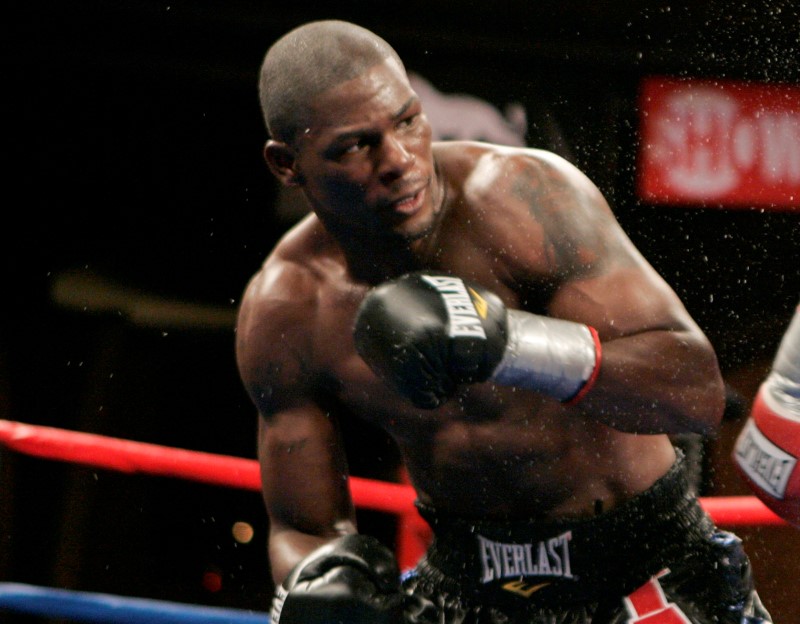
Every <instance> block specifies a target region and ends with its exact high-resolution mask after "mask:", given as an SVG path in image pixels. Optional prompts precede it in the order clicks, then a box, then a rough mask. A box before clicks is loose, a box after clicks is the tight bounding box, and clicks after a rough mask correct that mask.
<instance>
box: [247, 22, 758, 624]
mask: <svg viewBox="0 0 800 624" xmlns="http://www.w3.org/2000/svg"><path fill="white" fill-rule="evenodd" d="M260 98H261V105H262V109H263V113H264V118H265V121H266V126H267V129H268V132H269V137H270V138H269V140H268V141H267V143H266V146H265V149H264V156H265V159H266V161H267V164H268V166H269V168H270V169H271V171H272V172H273V173H274V174H275V176H277V178H278V179H279V180H280V182H282V183H283V184H286V185H289V186H297V187H299V188H300V189H301V190H302V191H303V193H305V195H306V197H307V199H308V201H309V203H310V205H311V206H312V208H313V213H312V214H310V215H309V216H307V217H306V218H304V219H303V220H302V221H301V222H300V223H298V224H297V225H296V226H295V227H293V228H292V229H291V230H290V231H289V232H288V233H287V234H286V235H285V236H284V238H283V239H282V240H281V241H280V243H279V244H278V245H277V247H276V248H275V249H274V251H273V252H272V253H271V254H270V256H269V257H268V258H267V260H266V261H265V263H264V265H263V267H262V268H261V270H260V271H259V272H258V273H257V274H256V275H255V276H254V277H253V278H252V280H251V282H250V283H249V285H248V286H247V289H246V292H245V294H244V296H243V299H242V302H241V310H240V316H239V321H238V329H237V361H238V365H239V370H240V374H241V377H242V380H243V383H244V385H245V387H246V388H247V390H248V392H249V394H250V396H251V397H252V400H253V402H254V403H255V405H256V406H257V408H258V412H259V415H260V418H259V437H258V453H259V459H260V463H261V470H262V475H263V479H262V481H263V495H264V500H265V504H266V509H267V511H268V514H269V520H270V538H269V556H270V563H271V571H272V575H273V578H274V580H275V583H276V586H277V589H276V594H275V597H274V600H273V605H272V620H273V624H294V623H300V622H302V623H303V624H314V623H319V624H321V623H323V622H326V623H327V622H342V623H347V624H362V623H366V622H371V623H373V622H381V623H383V622H386V623H388V622H443V623H448V624H450V623H452V624H455V623H464V624H468V623H478V622H520V623H521V622H526V623H527V622H556V621H557V622H567V623H583V622H594V623H595V624H596V623H598V622H614V623H621V622H639V621H642V622H644V621H645V619H647V618H655V617H661V618H662V619H658V620H657V619H647V621H648V622H650V623H654V622H662V621H663V622H682V621H684V622H685V621H691V622H703V623H706V622H726V623H727V622H730V623H733V622H736V623H737V624H739V623H741V622H753V623H754V622H762V621H769V619H768V617H769V616H768V615H767V613H766V611H764V609H763V607H762V606H761V604H760V601H759V599H758V596H757V594H756V591H755V589H754V587H753V583H752V579H751V575H750V568H749V562H748V559H747V557H746V555H745V554H744V552H743V550H742V547H741V543H740V541H739V540H738V539H737V538H736V537H735V536H734V535H732V534H730V533H726V532H722V531H719V530H717V529H716V528H715V527H714V526H713V524H712V523H711V521H710V520H709V518H708V517H707V516H706V515H705V514H704V513H703V512H702V510H701V509H700V507H699V506H698V504H697V502H696V500H695V499H694V498H693V497H692V496H691V494H690V492H689V491H688V489H689V488H688V485H687V482H686V479H685V477H684V474H683V468H682V464H681V458H680V453H676V450H675V448H674V447H673V445H672V444H671V443H670V441H669V434H671V433H678V432H700V433H709V432H713V431H714V430H715V427H717V426H718V423H719V421H720V418H721V415H722V412H723V406H724V393H723V383H722V379H721V376H720V372H719V369H718V364H717V361H716V357H715V354H714V352H713V350H712V348H711V346H710V344H709V342H708V340H707V339H706V337H705V336H704V335H703V333H702V332H701V330H700V329H699V328H698V326H697V325H696V324H695V322H694V321H693V320H692V318H690V316H689V314H688V313H687V311H686V310H685V308H684V306H683V305H682V303H681V302H680V301H679V299H678V298H677V296H676V295H675V293H674V292H673V291H672V290H671V289H670V288H669V286H668V285H667V284H666V283H665V282H664V281H663V280H662V279H661V277H659V276H658V275H657V274H656V272H655V271H654V270H653V269H652V268H651V267H650V266H649V265H648V263H647V262H646V261H645V260H644V259H643V258H642V256H641V255H640V253H639V252H638V251H637V250H636V249H635V248H634V246H633V245H632V243H631V242H630V240H629V239H628V238H627V237H626V235H625V234H624V233H623V231H622V230H621V228H620V227H619V225H618V223H617V222H616V220H615V218H614V216H613V214H612V212H611V210H610V209H609V207H608V205H607V203H606V202H605V200H604V199H603V197H602V196H601V194H600V192H599V191H598V189H597V188H596V187H595V186H594V185H593V184H592V183H591V182H590V181H589V180H588V179H587V178H586V177H585V176H584V175H582V174H581V173H580V172H579V171H578V170H576V168H575V167H573V166H572V165H570V164H569V163H568V162H566V161H565V160H563V159H561V158H559V157H557V156H555V155H553V154H551V153H547V152H543V151H540V150H535V149H525V148H510V147H500V146H495V145H490V144H484V143H471V142H449V143H433V144H432V143H431V139H430V127H429V125H428V122H427V120H426V118H425V114H424V112H423V111H422V109H421V106H420V102H419V100H418V98H417V97H416V95H415V93H414V92H413V90H412V89H411V87H410V85H409V82H408V79H407V76H406V72H405V70H404V68H403V64H402V62H401V61H400V59H399V58H398V57H397V54H396V53H395V52H394V50H393V49H392V48H391V47H390V46H389V45H388V44H387V43H386V42H385V41H383V40H382V39H380V38H379V37H377V36H376V35H374V34H373V33H371V32H369V31H366V30H364V29H362V28H360V27H358V26H356V25H353V24H348V23H343V22H338V21H323V22H312V23H309V24H306V25H305V26H302V27H300V28H298V29H295V30H293V31H291V32H289V33H287V34H286V35H285V36H284V37H282V38H281V39H280V40H278V41H277V42H276V43H275V44H274V45H273V46H272V47H271V48H270V50H269V51H268V52H267V55H266V56H265V59H264V63H263V65H262V70H261V79H260ZM459 334H461V335H459ZM362 355H363V356H364V357H363V358H362ZM365 358H366V359H365ZM344 418H356V419H361V420H363V421H366V422H370V423H374V424H376V425H378V426H380V427H382V428H383V429H385V430H386V431H387V432H388V434H389V435H391V436H392V438H393V439H394V440H395V441H396V442H397V444H398V447H399V449H400V451H401V453H402V458H403V461H404V463H405V466H406V467H407V469H408V473H409V475H410V478H411V481H412V483H413V486H414V488H415V490H416V493H417V496H418V506H419V509H420V512H421V513H422V514H423V516H424V517H425V518H426V519H427V520H428V522H429V523H430V524H431V526H432V528H433V531H434V542H433V544H432V545H431V547H430V549H429V550H428V552H427V553H426V555H425V556H424V557H423V559H422V560H421V561H420V562H419V564H418V565H417V566H416V568H415V569H413V570H410V571H407V572H406V573H404V574H403V576H402V584H401V577H400V574H399V571H398V569H397V563H396V561H395V560H394V557H393V555H392V553H391V552H390V551H389V550H388V549H387V548H386V547H385V546H384V545H383V544H381V543H380V542H378V540H376V539H374V538H372V537H370V536H367V535H363V534H359V533H358V532H357V528H356V525H355V514H354V510H353V505H352V501H351V499H350V496H349V492H348V482H347V474H348V472H347V465H346V459H345V453H344V447H343V444H342V440H341V437H340V423H341V421H342V419H344ZM681 618H683V619H681Z"/></svg>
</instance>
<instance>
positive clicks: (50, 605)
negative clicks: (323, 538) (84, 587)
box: [0, 583, 269, 624]
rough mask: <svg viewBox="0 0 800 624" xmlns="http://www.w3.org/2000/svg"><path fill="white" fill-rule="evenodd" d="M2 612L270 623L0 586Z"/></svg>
mask: <svg viewBox="0 0 800 624" xmlns="http://www.w3.org/2000/svg"><path fill="white" fill-rule="evenodd" d="M3 611H11V612H15V613H19V614H25V615H33V616H41V617H48V618H67V619H70V620H74V621H76V622H96V623H97V624H111V623H113V624H269V614H267V613H261V612H254V611H248V610H245V609H229V608H222V607H205V606H198V605H188V604H182V603H178V602H168V601H165V600H153V599H148V598H126V597H123V596H115V595H112V594H101V593H94V592H80V591H73V590H68V589H52V588H49V587H38V586H35V585H26V584H23V583H0V615H1V614H2V612H3Z"/></svg>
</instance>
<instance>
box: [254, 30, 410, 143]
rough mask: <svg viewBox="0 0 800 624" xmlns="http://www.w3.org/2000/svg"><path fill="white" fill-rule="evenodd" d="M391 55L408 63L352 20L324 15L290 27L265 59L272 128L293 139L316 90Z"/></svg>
mask: <svg viewBox="0 0 800 624" xmlns="http://www.w3.org/2000/svg"><path fill="white" fill-rule="evenodd" d="M387 58H394V59H396V60H397V62H398V63H400V66H401V67H402V62H401V61H400V58H399V57H398V55H397V53H396V52H395V50H394V49H393V48H392V47H391V46H390V45H389V44H388V43H387V42H386V41H384V40H383V39H381V38H380V37H379V36H377V35H376V34H375V33H373V32H371V31H369V30H367V29H365V28H362V27H361V26H357V25H355V24H351V23H349V22H343V21H339V20H321V21H315V22H309V23H307V24H304V25H302V26H299V27H297V28H295V29H294V30H291V31H289V32H288V33H286V34H285V35H283V36H282V37H281V38H280V39H278V40H277V41H276V42H275V43H274V44H272V46H271V47H270V48H269V50H268V51H267V53H266V55H265V56H264V61H263V63H262V64H261V74H260V78H259V85H258V91H259V100H260V101H261V112H262V114H263V115H264V123H265V124H266V127H267V132H269V134H270V136H271V137H272V138H273V139H275V140H278V141H283V142H286V143H291V142H292V141H293V140H294V139H295V137H296V136H297V133H298V132H299V131H300V128H301V126H302V125H304V124H305V123H306V120H307V114H308V112H309V105H310V102H311V99H312V98H313V97H314V96H316V95H318V94H319V93H322V92H323V91H326V90H327V89H329V88H331V87H334V86H336V85H337V84H340V83H342V82H345V81H347V80H350V79H352V78H355V77H357V76H360V75H361V74H363V73H364V72H365V71H367V70H368V69H370V68H371V67H374V66H375V65H378V64H380V63H383V62H384V61H385V60H386V59H387Z"/></svg>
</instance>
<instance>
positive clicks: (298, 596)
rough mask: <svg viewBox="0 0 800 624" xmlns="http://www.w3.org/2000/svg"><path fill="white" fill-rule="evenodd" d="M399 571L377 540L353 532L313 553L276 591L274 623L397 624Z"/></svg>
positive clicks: (400, 596)
mask: <svg viewBox="0 0 800 624" xmlns="http://www.w3.org/2000/svg"><path fill="white" fill-rule="evenodd" d="M402 614H403V594H402V593H401V591H400V571H399V568H398V565H397V560H396V559H395V557H394V555H393V554H392V552H391V551H390V550H389V549H388V548H386V547H385V546H384V545H383V544H381V543H380V542H379V541H378V540H377V539H376V538H374V537H371V536H368V535H361V534H353V535H346V536H344V537H340V538H338V539H337V540H335V541H333V542H331V543H329V544H325V545H324V546H321V547H320V548H318V549H316V550H314V551H313V552H312V553H311V554H309V555H308V556H307V557H305V558H304V559H303V560H302V561H301V562H300V563H298V564H297V565H296V566H295V567H294V569H293V570H292V571H291V572H290V573H289V576H287V577H286V579H285V580H284V581H283V583H281V585H279V586H278V587H277V588H276V590H275V597H274V598H273V601H272V609H271V612H270V620H271V622H272V624H399V623H400V622H402V621H403V619H402V618H403V615H402Z"/></svg>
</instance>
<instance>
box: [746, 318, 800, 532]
mask: <svg viewBox="0 0 800 624" xmlns="http://www.w3.org/2000/svg"><path fill="white" fill-rule="evenodd" d="M798 457H800V307H798V308H797V309H796V310H795V314H794V318H793V319H792V322H791V323H790V324H789V328H788V329H787V330H786V333H785V334H784V335H783V338H782V339H781V343H780V346H779V347H778V351H777V353H776V354H775V359H774V360H773V363H772V369H771V371H770V373H769V375H768V376H767V378H766V380H765V381H764V382H763V383H762V384H761V386H760V388H759V390H758V394H757V395H756V398H755V401H754V402H753V408H752V410H751V413H750V417H749V418H748V419H747V421H746V422H745V425H744V427H743V428H742V431H741V432H740V433H739V437H738V439H737V440H736V445H735V446H734V449H733V461H734V464H735V465H736V467H737V468H738V469H739V472H740V473H741V474H742V476H743V478H744V480H745V482H746V483H747V484H748V486H750V488H751V489H752V490H753V492H754V493H755V494H756V496H758V498H760V499H761V500H762V501H763V502H764V504H765V505H767V507H769V508H770V509H772V511H774V512H775V513H776V514H778V515H779V516H781V517H782V518H784V519H785V520H787V521H788V522H790V523H792V524H794V525H795V526H798V527H800V467H798V466H797V463H798Z"/></svg>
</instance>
